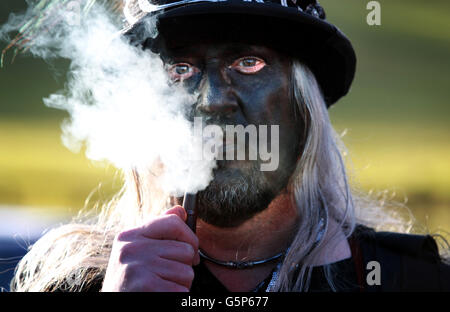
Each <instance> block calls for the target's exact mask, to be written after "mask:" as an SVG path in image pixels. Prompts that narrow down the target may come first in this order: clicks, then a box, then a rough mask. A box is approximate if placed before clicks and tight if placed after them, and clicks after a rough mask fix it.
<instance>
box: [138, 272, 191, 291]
mask: <svg viewBox="0 0 450 312" xmlns="http://www.w3.org/2000/svg"><path fill="white" fill-rule="evenodd" d="M151 279H152V282H151V283H150V284H149V285H148V286H147V287H146V288H147V289H144V291H149V292H155V291H156V292H188V291H189V288H190V287H186V286H184V285H181V284H177V283H175V282H172V281H169V280H166V279H164V278H162V277H160V276H159V275H157V274H152V278H151ZM156 289H157V290H156Z"/></svg>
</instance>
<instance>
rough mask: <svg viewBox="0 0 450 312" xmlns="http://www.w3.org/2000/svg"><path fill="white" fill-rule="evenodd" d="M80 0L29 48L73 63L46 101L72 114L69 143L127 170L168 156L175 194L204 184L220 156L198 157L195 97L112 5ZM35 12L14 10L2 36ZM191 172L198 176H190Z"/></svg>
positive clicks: (62, 9) (63, 9) (58, 12)
mask: <svg viewBox="0 0 450 312" xmlns="http://www.w3.org/2000/svg"><path fill="white" fill-rule="evenodd" d="M60 2H64V1H60ZM66 2H67V1H66ZM76 2H77V3H78V4H79V7H78V6H76V5H75V6H74V5H72V6H68V5H60V6H55V9H54V10H53V12H51V13H48V12H47V13H46V14H47V15H48V16H44V18H43V23H44V26H43V27H42V25H41V27H40V30H39V32H35V33H33V43H32V45H30V46H28V47H27V48H28V50H29V51H30V52H31V53H32V54H33V55H34V56H38V57H42V58H44V59H49V58H55V57H62V58H66V59H69V60H70V62H71V64H70V70H69V73H68V76H67V84H66V88H65V89H64V90H61V91H59V92H57V93H55V94H52V95H50V96H49V97H47V98H46V99H44V103H45V104H46V105H47V106H49V107H53V108H58V109H63V110H66V111H67V112H68V113H69V114H70V117H69V119H68V120H66V121H65V122H64V124H63V137H62V138H63V143H64V145H65V146H67V147H68V148H69V149H71V150H72V151H80V150H81V148H82V147H83V146H84V147H85V148H86V156H87V157H88V158H90V159H92V160H96V161H105V160H106V161H108V162H110V163H112V164H113V165H115V166H116V167H118V168H120V169H123V170H129V169H130V168H133V167H137V168H151V167H152V166H153V165H154V164H155V162H160V163H162V164H163V166H164V174H163V175H162V177H161V184H162V185H163V187H164V188H165V190H166V191H168V192H170V193H172V194H173V195H177V196H180V195H182V194H183V192H184V191H185V190H187V191H189V192H195V191H198V190H201V189H204V188H205V187H206V186H207V185H208V184H209V182H210V181H211V179H212V170H213V168H214V167H215V161H214V160H210V161H206V160H202V161H196V160H195V159H198V157H196V153H197V150H196V148H195V146H196V145H195V144H194V143H195V142H196V140H197V139H198V138H195V137H194V136H193V129H192V128H193V125H192V124H191V122H189V121H188V120H187V119H186V117H185V112H186V111H187V110H188V109H189V108H190V107H191V105H193V104H194V102H195V99H194V97H193V96H192V95H189V94H187V93H186V92H184V91H183V89H182V88H181V87H177V86H173V85H170V84H169V81H168V76H167V74H166V71H165V69H164V64H163V63H162V61H161V60H160V58H159V57H158V55H155V54H153V53H151V52H150V51H144V50H142V49H140V48H138V47H134V46H132V45H130V44H129V43H128V42H127V40H125V39H124V38H123V37H121V36H119V35H118V33H119V31H120V27H121V25H117V23H116V20H117V19H116V18H115V17H114V16H112V15H111V12H110V11H108V10H107V9H106V8H105V7H104V6H102V5H99V4H95V5H94V6H92V7H91V8H90V10H89V13H88V14H81V13H82V12H83V10H84V9H85V8H86V4H87V3H88V2H89V1H88V0H86V1H76ZM74 8H78V9H80V11H77V9H75V11H74ZM51 14H53V15H51ZM77 14H80V15H77ZM35 15H36V11H35V6H34V7H30V8H29V10H28V12H27V13H25V14H23V15H20V16H19V15H14V16H11V17H10V19H9V21H8V22H7V24H5V25H3V26H2V27H1V28H0V38H2V39H8V38H7V35H8V34H9V33H10V32H11V31H14V30H19V27H20V25H21V23H23V22H24V21H26V20H27V19H30V17H31V16H35ZM151 31H152V32H154V29H152V30H151ZM152 35H154V33H153V34H152ZM189 172H191V175H194V176H195V178H191V179H189V180H188V179H187V176H188V175H189Z"/></svg>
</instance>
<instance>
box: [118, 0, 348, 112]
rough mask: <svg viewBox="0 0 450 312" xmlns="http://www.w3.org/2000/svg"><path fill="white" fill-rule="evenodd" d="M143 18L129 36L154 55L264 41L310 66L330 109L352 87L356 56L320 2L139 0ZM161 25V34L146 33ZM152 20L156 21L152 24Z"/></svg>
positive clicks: (137, 21)
mask: <svg viewBox="0 0 450 312" xmlns="http://www.w3.org/2000/svg"><path fill="white" fill-rule="evenodd" d="M138 3H139V9H140V10H141V14H140V16H139V18H137V19H136V21H135V22H134V23H132V24H131V25H130V26H129V27H128V28H127V29H125V30H124V32H123V33H124V35H125V36H126V37H128V38H129V39H130V41H132V42H135V43H139V44H143V45H145V46H146V47H149V48H150V49H152V50H153V51H155V52H161V50H162V49H164V47H170V48H176V47H178V46H179V47H181V46H184V45H192V44H195V43H197V42H211V43H214V42H220V41H226V40H228V41H242V42H246V43H261V44H264V45H267V46H270V47H273V48H275V49H277V50H279V51H281V52H284V53H287V54H289V55H291V56H292V57H294V58H296V59H298V60H300V61H302V62H303V63H305V64H306V65H307V66H308V67H309V68H310V69H311V70H312V72H313V73H314V75H315V76H316V79H317V81H318V83H319V85H320V88H321V90H322V93H323V95H324V99H325V102H326V104H327V107H329V106H331V105H332V104H333V103H335V102H336V101H337V100H339V99H340V98H341V97H342V96H344V95H346V94H347V93H348V91H349V89H350V86H351V83H352V81H353V78H354V75H355V68H356V56H355V52H354V50H353V47H352V45H351V43H350V41H349V40H348V38H347V37H346V36H345V35H344V34H343V33H342V32H341V31H340V30H339V29H338V28H337V27H336V26H334V25H332V24H330V23H328V22H327V21H326V20H325V12H324V10H323V8H322V7H321V6H320V5H319V4H318V3H317V1H315V0H182V1H172V0H168V1H166V0H162V1H159V2H157V3H156V2H149V1H148V0H139V1H138ZM149 20H150V21H153V22H154V21H156V29H157V35H156V36H151V35H149V34H148V32H146V30H147V29H148V24H147V23H148V21H149ZM153 22H152V23H153Z"/></svg>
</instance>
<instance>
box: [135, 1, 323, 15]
mask: <svg viewBox="0 0 450 312" xmlns="http://www.w3.org/2000/svg"><path fill="white" fill-rule="evenodd" d="M297 1H298V0H279V1H278V0H242V2H244V3H245V2H256V3H274V4H279V5H281V6H283V7H291V8H297V10H299V11H300V12H305V13H308V14H310V15H312V16H314V17H317V18H321V19H323V18H325V14H324V12H323V9H322V7H321V6H320V5H319V4H318V3H317V2H316V3H314V4H309V5H308V6H307V7H306V8H305V10H303V9H302V8H301V7H300V5H297ZM199 2H203V3H204V2H212V3H218V2H229V0H181V1H175V2H169V3H164V4H152V3H151V2H150V1H149V0H138V4H139V8H140V9H141V10H142V11H143V12H146V13H155V12H158V11H161V10H165V9H171V8H175V7H179V6H183V5H187V4H192V3H199ZM300 2H301V1H298V3H299V4H300Z"/></svg>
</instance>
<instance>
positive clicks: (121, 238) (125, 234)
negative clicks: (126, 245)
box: [114, 229, 135, 242]
mask: <svg viewBox="0 0 450 312" xmlns="http://www.w3.org/2000/svg"><path fill="white" fill-rule="evenodd" d="M134 232H135V230H134V229H131V230H125V231H121V232H119V233H117V234H116V236H115V237H114V241H116V242H126V241H129V240H130V238H131V236H132V235H134Z"/></svg>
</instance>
